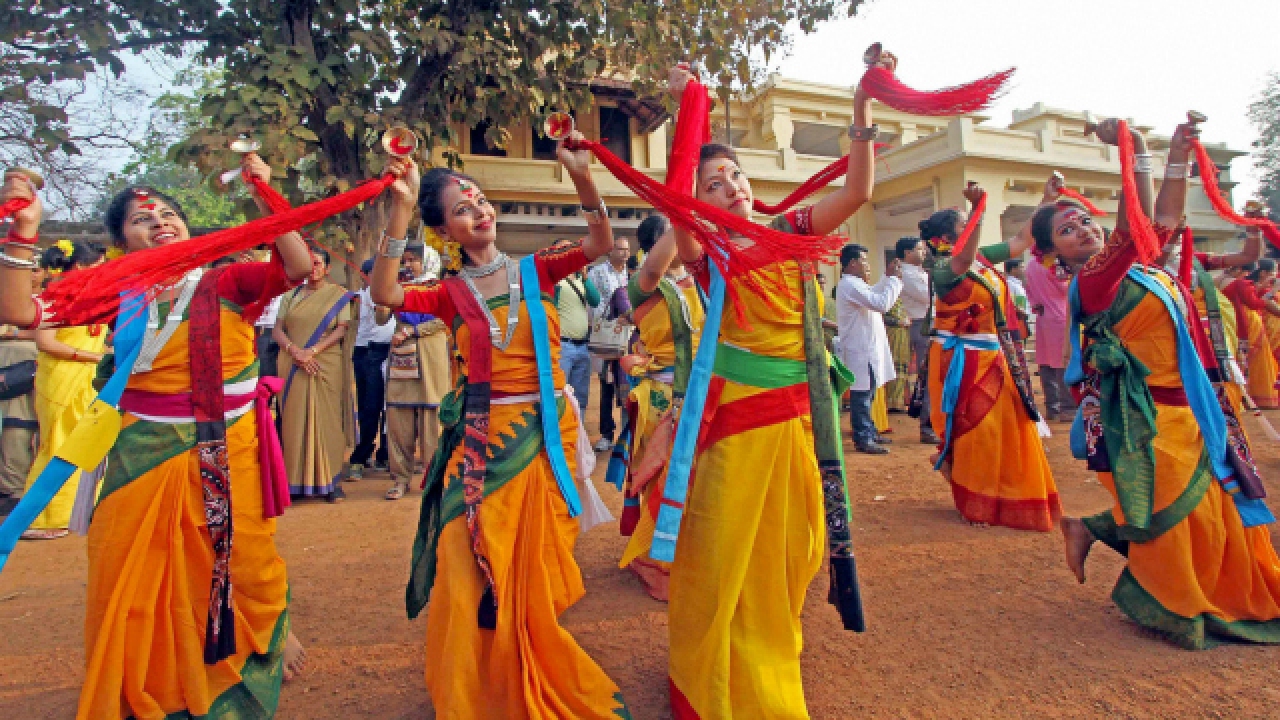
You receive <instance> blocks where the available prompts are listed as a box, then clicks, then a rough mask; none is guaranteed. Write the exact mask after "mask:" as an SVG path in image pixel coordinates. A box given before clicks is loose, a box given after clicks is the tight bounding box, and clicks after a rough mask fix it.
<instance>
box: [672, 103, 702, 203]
mask: <svg viewBox="0 0 1280 720" xmlns="http://www.w3.org/2000/svg"><path fill="white" fill-rule="evenodd" d="M709 142H711V96H710V95H709V94H708V93H707V89H706V88H705V87H703V85H702V83H700V82H698V81H697V80H694V79H692V78H690V79H689V83H688V84H687V85H685V86H684V93H683V94H682V95H681V96H680V118H679V120H678V121H677V122H676V132H675V135H673V136H672V139H671V156H670V157H669V158H668V159H667V187H669V188H671V189H672V190H675V191H676V192H680V193H692V192H693V180H694V177H696V175H697V173H698V156H699V153H700V152H701V151H702V146H703V145H704V144H706V143H709Z"/></svg>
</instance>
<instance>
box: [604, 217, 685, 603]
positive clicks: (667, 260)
mask: <svg viewBox="0 0 1280 720" xmlns="http://www.w3.org/2000/svg"><path fill="white" fill-rule="evenodd" d="M670 228H671V224H670V223H669V222H668V221H667V219H666V218H665V217H663V216H661V215H651V216H650V217H648V218H645V220H644V222H642V223H640V229H639V230H637V231H636V237H637V242H638V243H639V244H640V249H641V250H643V251H644V252H645V259H644V264H643V265H641V266H640V270H639V272H637V273H635V274H634V275H632V276H631V282H630V283H629V285H628V287H627V293H628V295H629V296H630V299H631V306H632V307H633V308H635V310H634V311H633V314H632V318H633V320H634V321H635V324H636V328H637V330H638V331H639V335H640V343H641V345H642V347H643V350H642V351H641V352H642V355H641V356H640V364H639V365H634V364H633V366H632V367H630V368H629V372H630V373H631V374H632V375H635V376H638V377H639V383H638V384H637V385H636V386H635V388H634V389H632V391H631V395H630V397H629V398H628V400H627V417H629V418H630V422H631V433H632V435H631V448H630V457H631V471H630V472H629V473H628V477H627V486H626V495H627V498H628V500H629V501H630V499H631V498H636V500H637V501H638V502H639V505H638V506H637V507H636V510H637V511H638V520H637V522H636V525H635V528H634V530H633V531H632V532H631V541H630V542H628V543H627V547H626V550H624V551H623V553H622V560H621V561H620V562H619V563H618V567H623V568H627V567H629V568H630V569H631V571H632V572H633V573H635V574H636V577H638V578H640V581H641V582H642V583H644V587H645V590H646V591H647V592H648V593H649V595H650V596H651V597H652V598H653V599H655V600H661V601H664V602H665V601H666V600H667V594H668V584H669V581H670V577H671V564H670V563H666V562H662V561H661V560H654V559H652V558H650V557H649V550H650V548H651V547H652V545H653V531H654V523H655V522H656V521H657V519H658V508H659V506H660V505H661V503H662V492H663V489H664V487H665V480H666V476H667V473H666V470H667V462H668V460H669V459H670V457H671V441H672V439H673V436H674V434H675V420H676V418H677V417H679V406H680V404H681V403H682V402H683V400H684V392H685V389H686V387H687V385H688V380H689V370H690V368H691V367H692V365H693V355H694V353H695V352H697V347H698V346H697V343H698V335H699V334H700V333H701V332H702V323H703V318H704V314H703V308H702V299H701V296H700V294H699V292H698V287H697V285H695V284H694V282H693V278H692V277H691V276H690V275H689V272H688V271H687V270H685V267H684V263H682V262H680V258H679V257H678V256H677V254H676V244H675V237H674V235H672V234H671V233H670V232H669V231H670ZM624 360H627V358H624ZM629 364H630V363H629Z"/></svg>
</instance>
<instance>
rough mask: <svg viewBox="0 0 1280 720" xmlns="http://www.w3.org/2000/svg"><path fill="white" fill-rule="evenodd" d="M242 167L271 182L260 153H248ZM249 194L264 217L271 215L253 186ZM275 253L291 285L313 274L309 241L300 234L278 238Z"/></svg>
mask: <svg viewBox="0 0 1280 720" xmlns="http://www.w3.org/2000/svg"><path fill="white" fill-rule="evenodd" d="M240 166H241V168H243V170H244V172H246V173H248V174H249V175H251V176H253V177H257V178H258V179H260V180H262V181H263V182H264V183H269V182H271V166H270V165H267V163H266V162H265V161H264V160H263V159H262V158H261V157H259V155H258V153H246V154H245V155H244V157H242V158H241V159H240ZM249 194H250V195H251V196H252V197H253V201H254V203H255V204H256V205H257V206H258V209H259V210H261V211H262V214H263V215H270V214H271V208H269V207H267V203H266V202H265V201H264V200H263V199H262V198H261V197H259V196H258V191H257V190H256V189H254V187H253V186H252V185H250V186H249ZM275 252H277V253H279V254H280V262H281V264H282V265H283V266H284V273H285V275H286V276H287V277H288V278H289V282H290V283H291V284H294V283H299V282H302V281H303V280H304V279H306V277H307V275H309V274H310V273H311V250H310V249H308V248H307V241H306V240H303V239H302V235H301V234H300V233H296V232H288V233H285V234H284V235H281V236H280V237H278V238H276V245H275Z"/></svg>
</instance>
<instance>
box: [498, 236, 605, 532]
mask: <svg viewBox="0 0 1280 720" xmlns="http://www.w3.org/2000/svg"><path fill="white" fill-rule="evenodd" d="M520 284H521V286H522V287H523V288H524V294H525V297H527V298H528V299H529V300H528V302H526V303H525V306H526V307H528V308H529V326H530V329H531V330H532V331H533V354H534V357H535V358H537V361H538V394H539V395H540V396H541V398H542V402H541V405H542V412H541V413H540V414H541V415H542V444H543V447H545V448H546V450H547V458H548V459H549V460H550V461H551V472H552V473H554V474H555V476H556V485H559V486H560V494H561V495H563V496H564V503H565V505H567V506H569V517H577V516H578V515H579V514H580V513H581V512H582V501H581V500H580V499H579V498H578V486H577V485H576V484H575V483H574V481H573V474H572V473H570V472H569V461H568V460H567V459H565V456H564V441H563V440H562V439H561V437H560V412H559V409H558V407H559V406H558V405H557V404H556V388H555V382H554V380H553V379H552V376H551V339H550V338H551V335H550V331H549V330H548V329H547V312H546V309H545V308H543V307H542V291H541V289H540V287H539V285H538V265H537V263H536V262H535V256H534V255H526V256H525V257H524V259H523V260H521V261H520ZM517 311H518V310H517V308H511V312H517ZM587 482H590V480H588V481H587Z"/></svg>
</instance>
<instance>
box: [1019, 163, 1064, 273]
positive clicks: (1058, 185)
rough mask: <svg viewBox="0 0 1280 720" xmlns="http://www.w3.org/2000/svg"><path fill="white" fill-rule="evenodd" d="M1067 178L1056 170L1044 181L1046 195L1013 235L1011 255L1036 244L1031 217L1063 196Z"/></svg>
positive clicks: (1020, 253) (1024, 250) (1020, 252)
mask: <svg viewBox="0 0 1280 720" xmlns="http://www.w3.org/2000/svg"><path fill="white" fill-rule="evenodd" d="M1066 182H1067V181H1066V178H1064V177H1062V174H1061V173H1057V172H1055V173H1054V174H1052V175H1050V176H1049V179H1048V180H1046V181H1045V183H1044V195H1042V196H1041V197H1040V204H1039V205H1037V206H1036V210H1033V211H1032V212H1031V215H1030V216H1028V217H1027V221H1026V222H1025V223H1023V224H1022V227H1021V228H1019V229H1018V234H1017V235H1014V236H1013V239H1012V240H1010V241H1009V255H1010V256H1011V257H1019V256H1021V255H1022V253H1024V252H1026V251H1027V250H1030V249H1031V246H1032V245H1035V242H1036V239H1035V238H1034V237H1032V235H1031V218H1033V217H1035V214H1036V211H1038V210H1039V209H1040V208H1042V207H1044V206H1045V205H1052V204H1054V203H1055V202H1057V201H1058V198H1060V197H1062V188H1063V186H1065V185H1066Z"/></svg>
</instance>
